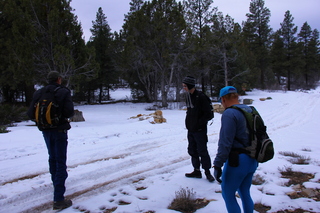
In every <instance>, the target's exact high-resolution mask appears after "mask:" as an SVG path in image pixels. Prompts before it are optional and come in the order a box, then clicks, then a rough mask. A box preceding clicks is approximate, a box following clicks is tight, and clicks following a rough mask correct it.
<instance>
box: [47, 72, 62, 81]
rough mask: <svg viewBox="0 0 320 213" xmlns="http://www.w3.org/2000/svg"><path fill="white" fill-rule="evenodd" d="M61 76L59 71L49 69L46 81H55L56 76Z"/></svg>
mask: <svg viewBox="0 0 320 213" xmlns="http://www.w3.org/2000/svg"><path fill="white" fill-rule="evenodd" d="M59 77H61V75H60V73H59V72H57V71H50V72H49V73H48V76H47V79H48V82H55V81H57V80H58V78H59Z"/></svg>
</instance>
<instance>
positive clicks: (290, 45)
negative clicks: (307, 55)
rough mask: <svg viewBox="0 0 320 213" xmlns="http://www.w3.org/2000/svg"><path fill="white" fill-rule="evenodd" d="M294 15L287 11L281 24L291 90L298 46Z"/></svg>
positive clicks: (288, 84)
mask: <svg viewBox="0 0 320 213" xmlns="http://www.w3.org/2000/svg"><path fill="white" fill-rule="evenodd" d="M293 19H294V18H293V17H292V15H291V13H290V11H289V10H287V11H286V13H285V15H284V20H283V22H282V23H281V24H280V25H281V29H280V34H281V36H282V39H283V44H284V49H285V51H286V60H285V62H284V63H285V69H286V71H287V89H288V90H291V81H292V76H291V75H292V69H293V66H292V65H293V60H294V56H295V53H296V52H295V51H296V48H297V45H296V39H297V38H296V33H297V30H298V27H296V26H295V24H294V23H293Z"/></svg>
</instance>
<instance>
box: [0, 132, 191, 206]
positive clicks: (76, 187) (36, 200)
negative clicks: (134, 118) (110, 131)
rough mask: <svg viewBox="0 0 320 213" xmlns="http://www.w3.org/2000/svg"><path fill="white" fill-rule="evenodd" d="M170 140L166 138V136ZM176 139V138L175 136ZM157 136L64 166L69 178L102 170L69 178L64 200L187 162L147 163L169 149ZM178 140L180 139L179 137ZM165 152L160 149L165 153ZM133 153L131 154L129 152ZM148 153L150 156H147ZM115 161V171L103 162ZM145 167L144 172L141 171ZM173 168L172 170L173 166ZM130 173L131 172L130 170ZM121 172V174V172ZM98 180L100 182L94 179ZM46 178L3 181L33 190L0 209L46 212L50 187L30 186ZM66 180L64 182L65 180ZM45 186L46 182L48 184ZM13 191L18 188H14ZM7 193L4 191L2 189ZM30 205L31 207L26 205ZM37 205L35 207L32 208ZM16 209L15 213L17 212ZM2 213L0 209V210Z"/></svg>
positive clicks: (2, 202)
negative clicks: (75, 175) (120, 150)
mask: <svg viewBox="0 0 320 213" xmlns="http://www.w3.org/2000/svg"><path fill="white" fill-rule="evenodd" d="M167 137H168V135H164V136H163V137H161V138H167ZM169 137H170V136H169ZM178 137H179V136H178ZM161 138H159V137H157V140H156V141H157V142H154V141H153V142H152V144H150V142H149V143H145V144H144V143H142V144H141V143H139V144H136V143H134V144H132V146H130V147H126V151H127V152H124V153H122V154H119V155H114V156H110V157H106V158H99V159H94V160H90V161H85V162H81V163H78V164H74V165H71V166H68V169H70V170H69V176H70V177H72V173H73V170H77V169H82V167H84V168H85V169H88V168H89V169H91V168H94V166H93V165H96V164H99V163H101V164H103V165H102V166H103V167H102V168H103V169H102V170H101V168H100V169H95V170H93V171H89V172H88V171H87V172H85V173H84V174H81V176H80V177H78V178H72V179H69V182H71V183H70V185H69V186H67V193H68V192H71V193H70V194H67V195H66V197H67V198H72V199H75V198H77V197H80V196H85V195H86V194H92V193H93V192H94V194H99V193H101V191H105V190H108V189H110V188H112V187H116V186H119V184H120V183H121V182H124V180H128V179H129V178H132V177H134V176H138V175H142V174H144V173H147V172H150V171H155V170H158V169H161V168H166V167H169V168H170V167H171V166H172V165H174V164H177V163H180V162H183V161H185V160H186V159H189V156H187V155H186V154H185V153H184V155H185V156H182V157H181V156H177V155H176V156H175V157H174V158H172V159H170V158H168V162H166V163H160V164H157V165H154V164H152V163H150V162H151V161H152V156H153V154H156V153H158V154H159V150H158V149H159V148H160V147H162V146H168V145H169V146H171V145H172V142H170V141H169V140H166V139H163V140H161ZM179 138H180V140H181V137H179ZM165 150H166V149H164V151H165ZM132 151H134V152H132ZM150 153H151V154H150ZM112 160H117V161H120V162H118V163H117V164H116V167H120V168H118V170H117V171H116V172H114V171H112V167H111V168H110V166H109V167H108V166H105V165H104V163H108V162H109V161H112ZM144 163H147V164H148V166H146V165H144V166H141V164H144ZM141 168H145V169H141ZM174 168H176V167H174ZM130 169H131V170H133V171H131V170H130ZM124 171H125V174H123V172H124ZM118 173H121V174H118ZM92 174H95V175H92ZM106 174H107V176H112V174H113V176H114V178H112V179H109V180H105V178H103V177H105V176H106ZM83 177H86V179H84V180H83ZM97 177H102V178H100V180H97V179H99V178H97ZM49 178H50V174H49V173H48V172H46V173H38V174H34V175H31V176H30V175H28V176H25V177H23V178H17V179H13V180H11V181H7V184H6V185H4V187H6V186H8V187H10V186H9V185H10V184H14V185H17V184H18V185H19V184H22V185H30V186H33V185H35V187H33V188H32V189H29V190H25V191H23V190H22V192H20V193H19V194H15V195H13V196H12V197H8V198H6V197H4V198H3V199H1V198H0V206H2V209H5V212H40V211H43V210H46V209H49V208H51V207H52V202H51V201H50V202H48V200H51V199H52V198H51V197H52V191H53V189H52V184H45V185H40V186H39V184H38V185H37V184H34V182H35V181H37V180H38V179H46V181H47V182H48V181H49ZM67 181H68V180H67ZM90 181H92V182H94V184H88V187H86V188H83V183H87V182H90ZM48 183H49V182H48ZM15 188H19V187H16V186H15ZM6 191H7V190H6ZM30 204H32V205H30ZM35 204H38V205H35ZM24 206H27V207H28V206H34V207H32V208H30V209H28V208H27V209H25V208H24ZM17 210H18V211H17ZM0 212H2V210H0Z"/></svg>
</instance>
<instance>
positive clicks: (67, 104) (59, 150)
mask: <svg viewBox="0 0 320 213" xmlns="http://www.w3.org/2000/svg"><path fill="white" fill-rule="evenodd" d="M47 79H48V83H49V84H48V85H47V86H45V87H43V88H41V89H39V90H37V91H36V92H35V93H34V94H33V99H32V102H31V105H30V107H29V110H28V112H27V114H28V116H29V118H30V119H31V120H34V119H35V105H36V103H37V102H38V101H39V99H40V98H41V95H42V93H43V92H45V91H48V90H50V91H54V90H55V89H56V88H57V87H60V88H59V89H58V90H56V92H55V98H56V100H57V103H58V105H59V109H60V110H61V116H62V117H61V119H60V122H59V124H58V125H57V126H56V127H55V128H53V129H50V130H42V134H43V137H44V140H45V143H46V146H47V149H48V154H49V171H50V173H51V180H52V183H53V187H54V193H53V201H54V202H53V209H54V210H60V209H65V208H68V207H70V206H71V205H72V201H71V200H67V199H65V197H64V193H65V191H66V187H65V181H66V179H67V177H68V173H67V166H66V161H67V146H68V134H67V131H68V130H69V129H70V128H71V126H70V123H69V122H68V118H71V117H72V116H73V114H74V106H73V102H72V99H71V92H70V90H69V89H68V88H66V87H64V86H62V85H61V82H62V77H61V76H60V74H59V72H57V71H51V72H49V74H48V76H47ZM39 129H40V130H41V128H39Z"/></svg>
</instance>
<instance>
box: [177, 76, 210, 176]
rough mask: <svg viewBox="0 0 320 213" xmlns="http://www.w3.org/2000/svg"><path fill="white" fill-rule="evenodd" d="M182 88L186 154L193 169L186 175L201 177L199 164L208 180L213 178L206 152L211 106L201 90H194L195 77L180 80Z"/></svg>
mask: <svg viewBox="0 0 320 213" xmlns="http://www.w3.org/2000/svg"><path fill="white" fill-rule="evenodd" d="M182 83H183V84H182V86H183V89H184V90H185V91H186V104H187V115H186V119H185V125H186V128H187V130H188V135H187V137H188V154H189V155H190V156H191V163H192V166H193V168H194V171H193V172H191V173H186V174H185V176H186V177H190V178H202V174H201V171H200V165H202V168H203V169H204V170H205V175H206V177H207V179H208V181H209V182H213V181H214V178H213V176H212V175H211V173H210V168H211V158H210V156H209V153H208V149H207V143H208V136H207V123H208V118H211V108H210V103H209V101H208V98H207V97H206V96H205V94H204V93H203V92H200V91H198V90H196V88H195V84H196V79H195V78H194V77H192V76H187V77H185V78H184V79H183V81H182Z"/></svg>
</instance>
